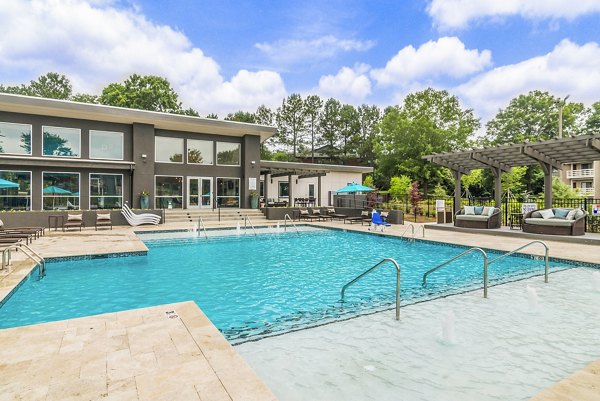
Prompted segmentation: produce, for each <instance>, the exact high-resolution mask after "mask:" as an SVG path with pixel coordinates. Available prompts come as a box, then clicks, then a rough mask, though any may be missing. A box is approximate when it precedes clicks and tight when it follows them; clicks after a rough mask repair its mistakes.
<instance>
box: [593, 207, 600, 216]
mask: <svg viewBox="0 0 600 401" xmlns="http://www.w3.org/2000/svg"><path fill="white" fill-rule="evenodd" d="M592 211H593V212H594V216H598V215H600V205H594V208H593V209H592Z"/></svg>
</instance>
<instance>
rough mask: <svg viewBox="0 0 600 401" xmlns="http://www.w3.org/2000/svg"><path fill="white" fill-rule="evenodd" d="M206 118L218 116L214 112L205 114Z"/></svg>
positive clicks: (216, 118)
mask: <svg viewBox="0 0 600 401" xmlns="http://www.w3.org/2000/svg"><path fill="white" fill-rule="evenodd" d="M206 118H212V119H213V120H218V119H219V116H218V115H216V114H215V113H210V114H207V115H206Z"/></svg>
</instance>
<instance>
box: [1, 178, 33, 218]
mask: <svg viewBox="0 0 600 401" xmlns="http://www.w3.org/2000/svg"><path fill="white" fill-rule="evenodd" d="M3 172H9V173H29V195H28V196H25V197H24V198H29V201H28V204H29V209H27V207H25V210H26V211H30V210H32V209H31V208H32V204H31V202H32V200H33V182H32V181H33V171H31V170H0V173H3ZM42 185H43V184H42ZM7 197H11V198H18V197H19V196H12V195H4V196H3V195H0V198H7ZM3 210H4V211H5V210H10V209H1V208H0V211H3Z"/></svg>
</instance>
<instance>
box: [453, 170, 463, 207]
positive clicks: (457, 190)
mask: <svg viewBox="0 0 600 401" xmlns="http://www.w3.org/2000/svg"><path fill="white" fill-rule="evenodd" d="M452 175H453V176H454V214H456V213H457V212H458V211H459V210H460V209H461V204H460V202H461V197H460V196H461V194H462V182H461V177H462V173H461V172H460V171H456V170H452Z"/></svg>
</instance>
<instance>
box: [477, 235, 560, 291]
mask: <svg viewBox="0 0 600 401" xmlns="http://www.w3.org/2000/svg"><path fill="white" fill-rule="evenodd" d="M534 244H541V245H542V246H543V247H544V265H545V266H544V282H546V283H547V282H548V259H549V252H550V248H549V247H548V245H546V243H545V242H544V241H540V240H535V241H531V242H528V243H527V244H525V245H523V246H521V247H519V248H517V249H513V250H512V251H510V252H507V253H505V254H504V255H500V256H498V257H497V258H494V259H492V260H490V262H489V264H490V265H491V264H492V263H494V262H497V261H499V260H500V259H504V258H505V257H507V256H510V255H512V254H514V253H517V252H519V251H520V250H522V249H525V248H527V247H528V246H530V245H534Z"/></svg>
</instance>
